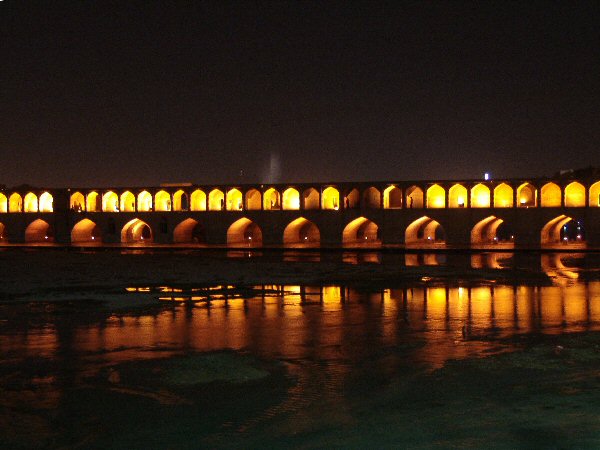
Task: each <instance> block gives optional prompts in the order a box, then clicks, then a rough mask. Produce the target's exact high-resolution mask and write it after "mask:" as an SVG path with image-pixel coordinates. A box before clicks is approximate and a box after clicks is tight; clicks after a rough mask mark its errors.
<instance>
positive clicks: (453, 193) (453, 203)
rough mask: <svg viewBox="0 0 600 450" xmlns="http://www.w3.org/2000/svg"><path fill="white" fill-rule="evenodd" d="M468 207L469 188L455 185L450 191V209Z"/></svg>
mask: <svg viewBox="0 0 600 450" xmlns="http://www.w3.org/2000/svg"><path fill="white" fill-rule="evenodd" d="M465 206H467V188H466V187H464V186H463V185H462V184H455V185H454V186H452V187H451V188H450V190H449V191H448V207H449V208H464V207H465Z"/></svg>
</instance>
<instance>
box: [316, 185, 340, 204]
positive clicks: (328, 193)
mask: <svg viewBox="0 0 600 450" xmlns="http://www.w3.org/2000/svg"><path fill="white" fill-rule="evenodd" d="M339 207H340V193H339V191H338V190H337V189H336V188H334V187H332V186H329V187H328V188H325V190H324V191H323V196H322V197H321V209H339Z"/></svg>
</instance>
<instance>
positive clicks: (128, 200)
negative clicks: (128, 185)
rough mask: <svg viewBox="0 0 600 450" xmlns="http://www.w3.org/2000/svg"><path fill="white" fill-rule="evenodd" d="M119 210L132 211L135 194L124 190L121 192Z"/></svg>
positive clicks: (133, 209)
mask: <svg viewBox="0 0 600 450" xmlns="http://www.w3.org/2000/svg"><path fill="white" fill-rule="evenodd" d="M120 209H121V212H133V211H135V195H133V194H132V193H131V192H129V191H125V192H123V193H122V194H121V206H120Z"/></svg>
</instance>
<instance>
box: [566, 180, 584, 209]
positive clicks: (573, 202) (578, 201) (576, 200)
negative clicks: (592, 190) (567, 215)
mask: <svg viewBox="0 0 600 450" xmlns="http://www.w3.org/2000/svg"><path fill="white" fill-rule="evenodd" d="M565 206H567V207H583V206H585V187H583V184H581V183H578V182H577V181H574V182H572V183H570V184H568V185H567V187H565Z"/></svg>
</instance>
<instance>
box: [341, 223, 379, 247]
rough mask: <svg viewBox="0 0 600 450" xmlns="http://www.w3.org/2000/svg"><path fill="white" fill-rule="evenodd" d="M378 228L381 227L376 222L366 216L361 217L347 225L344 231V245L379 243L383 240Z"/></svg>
mask: <svg viewBox="0 0 600 450" xmlns="http://www.w3.org/2000/svg"><path fill="white" fill-rule="evenodd" d="M378 230H379V227H378V226H377V224H375V222H372V221H370V220H369V219H367V218H365V217H359V218H358V219H354V220H353V221H352V222H350V223H349V224H348V225H346V227H345V228H344V232H343V233H342V242H343V243H344V245H348V244H361V245H379V244H381V241H380V240H379V238H378V236H377V232H378Z"/></svg>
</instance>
